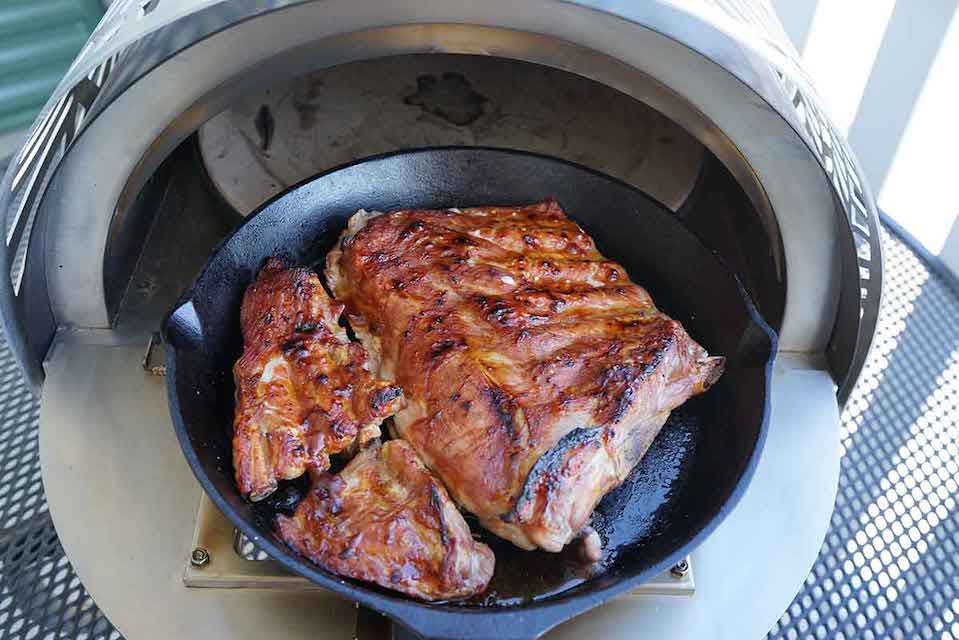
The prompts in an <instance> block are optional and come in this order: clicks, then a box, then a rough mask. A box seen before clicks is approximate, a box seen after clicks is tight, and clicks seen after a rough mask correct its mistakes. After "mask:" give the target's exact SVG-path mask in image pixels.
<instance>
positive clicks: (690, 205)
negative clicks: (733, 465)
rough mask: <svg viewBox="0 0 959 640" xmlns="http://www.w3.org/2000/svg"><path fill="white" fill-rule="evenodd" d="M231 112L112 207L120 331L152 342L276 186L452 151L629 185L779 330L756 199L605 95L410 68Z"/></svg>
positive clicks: (408, 62) (109, 268) (771, 240)
mask: <svg viewBox="0 0 959 640" xmlns="http://www.w3.org/2000/svg"><path fill="white" fill-rule="evenodd" d="M227 105H228V106H227V108H225V109H223V110H221V111H219V112H217V113H215V114H211V117H208V118H207V119H205V120H203V121H198V120H197V118H196V116H195V114H184V116H183V120H184V121H186V122H187V124H192V127H193V128H192V130H189V131H188V132H187V135H186V137H185V139H184V140H183V141H182V142H180V143H179V145H178V146H176V147H175V148H174V150H173V151H172V152H170V153H169V154H168V155H167V156H166V157H165V158H164V159H162V160H159V161H158V159H153V163H154V164H157V168H156V169H155V170H154V171H153V172H152V173H150V174H149V175H147V176H144V175H138V174H134V175H131V177H130V179H129V181H128V185H127V189H126V190H125V192H124V194H123V195H122V196H121V198H120V199H119V201H118V204H117V209H116V212H115V214H114V217H113V221H112V223H111V229H110V234H109V242H108V245H107V248H106V253H105V256H104V290H105V295H106V301H107V306H108V312H109V313H110V314H111V317H112V318H113V323H114V326H115V328H117V329H128V330H131V331H139V330H153V329H155V327H156V326H157V323H158V322H159V319H160V318H161V317H162V315H163V314H164V313H165V312H166V311H167V310H168V309H169V308H170V306H171V305H172V304H173V302H174V301H175V300H176V297H177V296H178V295H179V293H180V292H181V291H182V290H183V289H184V288H185V287H186V286H187V285H188V284H189V282H190V281H191V280H192V278H193V277H194V276H195V275H196V273H197V272H198V270H199V269H200V267H201V266H202V264H203V263H204V261H205V260H206V257H207V256H208V254H209V252H210V250H211V249H212V248H213V247H214V246H215V245H216V243H217V242H218V241H219V240H220V239H222V238H223V237H224V236H225V235H226V234H227V233H228V232H229V231H230V230H231V229H232V228H233V227H234V226H236V225H237V224H239V223H240V222H241V221H242V220H243V217H244V216H246V215H248V214H250V213H251V212H252V211H253V210H255V209H256V208H257V207H258V206H259V205H260V204H262V203H263V202H265V201H266V200H268V199H269V198H271V197H273V196H275V195H277V194H278V193H280V192H282V191H283V190H285V189H286V188H288V187H290V186H292V185H294V184H296V183H298V182H301V181H303V180H305V179H307V178H309V177H311V176H313V175H315V174H317V173H320V172H322V171H325V170H327V169H330V168H333V167H335V166H339V165H342V164H345V163H348V162H351V161H354V160H357V159H360V158H364V157H369V156H372V155H377V154H381V153H386V152H391V151H397V150H401V149H412V148H421V147H429V146H447V145H465V146H488V147H504V148H512V149H519V150H524V151H533V152H537V153H542V154H545V155H550V156H555V157H558V158H562V159H564V160H569V161H572V162H576V163H578V164H582V165H585V166H587V167H589V168H591V169H594V170H597V171H601V172H603V173H607V174H609V175H611V176H613V177H616V178H618V179H620V180H623V181H624V182H627V183H629V184H631V185H633V186H635V187H638V188H639V189H641V190H643V191H644V192H646V193H647V194H648V195H650V196H652V197H653V198H655V199H657V200H659V201H660V202H662V203H663V204H665V205H666V206H667V207H668V208H669V209H671V210H673V211H675V212H676V215H677V216H680V217H681V218H683V220H684V221H685V222H686V224H687V225H688V226H689V227H690V228H691V229H692V230H693V231H694V232H695V233H696V234H697V235H699V237H700V238H701V239H702V240H703V241H704V243H705V244H706V245H707V246H709V247H710V248H712V249H714V250H715V251H716V252H717V254H718V255H719V256H721V258H722V259H723V260H724V261H725V262H726V263H727V265H728V266H729V267H730V268H731V269H732V270H733V271H734V272H735V273H737V275H738V276H739V277H740V280H741V281H742V282H743V284H744V286H745V287H746V289H747V290H748V291H749V293H750V294H751V296H752V297H753V299H754V301H755V302H756V304H757V307H758V308H759V309H760V312H761V313H762V314H763V316H764V318H765V319H766V321H767V322H768V323H769V324H770V325H771V326H772V327H773V328H774V329H777V330H778V328H779V326H780V324H781V322H782V316H783V307H784V301H785V275H784V266H783V264H782V247H781V239H780V238H779V235H778V230H777V229H776V228H775V224H774V223H770V221H769V219H768V215H764V212H763V211H762V210H761V208H760V207H757V206H756V203H754V202H753V200H754V199H755V196H754V197H753V198H752V199H751V198H750V196H749V195H747V189H745V188H744V186H743V185H742V184H741V183H740V181H739V180H738V179H737V178H736V177H734V175H733V173H732V172H731V171H730V170H729V169H728V168H727V167H726V166H725V165H724V163H723V162H722V161H720V160H719V159H718V158H717V156H716V155H714V154H713V153H712V152H711V151H710V150H709V149H707V148H706V147H705V146H704V145H703V144H702V143H701V142H700V141H699V140H698V139H697V138H696V137H694V135H692V133H690V132H689V131H688V130H687V129H686V128H684V127H683V126H680V124H678V123H677V122H676V121H675V120H674V119H672V118H671V117H669V114H666V113H663V112H661V111H657V110H656V109H653V108H652V107H650V106H649V105H647V104H646V103H644V102H641V101H639V100H636V99H634V98H633V97H631V96H629V95H627V94H625V93H623V92H620V91H618V90H617V89H614V88H612V87H610V86H607V85H604V84H601V83H599V82H597V81H594V80H591V79H589V78H586V77H584V76H581V75H577V74H574V73H570V72H568V71H563V70H560V69H556V68H553V67H548V66H544V65H539V64H533V63H530V62H524V61H519V60H513V59H506V58H498V57H492V56H478V55H464V54H413V55H402V56H390V57H385V58H378V59H373V60H364V61H359V62H352V63H347V64H342V65H338V66H334V67H330V68H326V69H321V70H310V71H309V72H307V73H305V74H302V75H299V76H297V77H294V78H291V79H284V80H279V81H275V82H271V83H266V82H264V83H261V84H260V85H259V86H256V87H253V88H246V89H244V90H242V91H240V90H238V91H237V92H236V93H235V95H233V96H232V97H231V99H230V100H229V101H228V102H227ZM180 126H184V123H180ZM156 146H157V147H160V146H161V145H156ZM150 164H151V162H150V159H148V158H145V159H144V160H143V161H141V163H140V164H139V166H140V167H144V166H149V165H150ZM739 173H740V174H742V172H741V171H740V172H739ZM746 186H747V187H748V186H749V185H746ZM753 191H755V185H753ZM473 204H480V203H473ZM502 204H515V203H502ZM637 275H638V277H639V279H640V281H641V279H642V276H641V274H637Z"/></svg>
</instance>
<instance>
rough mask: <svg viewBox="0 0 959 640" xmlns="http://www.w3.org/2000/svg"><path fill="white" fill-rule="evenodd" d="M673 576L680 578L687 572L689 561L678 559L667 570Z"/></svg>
mask: <svg viewBox="0 0 959 640" xmlns="http://www.w3.org/2000/svg"><path fill="white" fill-rule="evenodd" d="M669 572H670V573H671V574H672V575H673V577H674V578H682V577H683V576H685V575H686V574H687V573H689V563H688V562H687V561H686V560H680V561H679V562H677V563H676V564H674V565H673V568H672V569H670V570H669Z"/></svg>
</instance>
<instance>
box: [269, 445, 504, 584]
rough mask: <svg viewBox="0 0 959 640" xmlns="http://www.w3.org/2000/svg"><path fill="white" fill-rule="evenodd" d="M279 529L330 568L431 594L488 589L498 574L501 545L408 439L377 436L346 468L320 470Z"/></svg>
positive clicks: (301, 550) (293, 544)
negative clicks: (470, 519) (479, 527)
mask: <svg viewBox="0 0 959 640" xmlns="http://www.w3.org/2000/svg"><path fill="white" fill-rule="evenodd" d="M277 529H278V531H279V533H280V536H281V537H282V538H283V539H284V540H285V541H286V543H287V544H289V545H290V546H291V547H293V548H294V549H296V550H297V551H298V552H299V553H300V554H301V555H304V556H306V557H307V558H309V559H310V560H312V561H313V562H315V563H316V564H318V565H320V566H323V567H326V568H327V569H329V570H330V571H334V572H336V573H338V574H340V575H344V576H349V577H352V578H357V579H359V580H367V581H369V582H375V583H377V584H379V585H381V586H384V587H388V588H390V589H395V590H397V591H402V592H403V593H406V594H409V595H411V596H414V597H417V598H420V599H423V600H446V599H450V598H462V597H467V596H471V595H474V594H477V593H481V592H482V591H483V590H484V589H485V588H486V584H487V583H488V582H489V580H490V578H491V577H492V575H493V566H494V558H493V552H492V551H491V550H490V548H489V547H487V546H486V545H485V544H483V543H481V542H475V541H474V540H473V538H472V535H471V534H470V530H469V527H468V526H467V525H466V522H465V521H464V520H463V516H462V515H460V512H459V511H457V509H456V506H455V505H454V504H453V502H452V500H450V497H449V495H448V494H447V493H446V489H444V488H443V486H442V485H441V484H439V483H438V482H437V481H436V479H435V478H433V476H432V475H431V474H430V472H429V471H427V469H426V468H425V467H424V466H423V463H422V462H420V461H419V459H418V458H417V457H416V452H414V451H413V449H412V448H411V447H410V446H409V444H407V443H406V442H404V441H402V440H391V441H389V442H387V443H386V444H383V445H380V444H379V443H378V442H377V443H373V444H371V445H369V446H368V447H367V448H365V449H364V450H363V451H361V452H360V453H358V454H357V455H356V457H355V458H353V460H352V461H350V463H349V464H348V465H347V466H346V468H345V469H343V471H341V472H340V473H339V474H337V475H332V474H329V473H323V474H318V475H317V476H316V478H315V480H314V483H313V487H312V489H311V490H310V493H309V494H308V495H307V497H306V498H304V499H303V500H302V501H301V502H300V504H299V506H298V507H297V509H296V512H295V513H294V515H293V517H289V518H288V517H285V516H278V517H277Z"/></svg>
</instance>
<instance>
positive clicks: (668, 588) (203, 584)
mask: <svg viewBox="0 0 959 640" xmlns="http://www.w3.org/2000/svg"><path fill="white" fill-rule="evenodd" d="M190 549H191V550H192V551H191V553H190V555H189V556H188V557H185V558H184V559H183V560H184V565H185V569H184V572H183V583H184V584H185V585H186V586H187V587H196V588H208V589H209V588H216V589H243V588H247V589H249V588H258V589H290V590H297V591H307V590H309V591H321V592H322V591H323V589H322V587H319V586H317V585H316V584H314V583H312V582H310V581H309V580H307V579H306V578H301V577H300V576H297V575H293V574H291V573H289V572H288V571H286V570H285V569H284V568H283V567H282V566H281V565H280V564H279V563H277V562H275V561H273V560H271V559H269V557H267V555H266V554H265V553H264V552H263V551H260V550H259V549H258V548H257V547H256V542H255V541H253V540H250V539H248V538H247V537H246V536H244V535H242V534H240V533H239V532H238V531H237V530H236V529H235V528H234V527H233V525H232V524H231V523H230V521H229V520H227V518H226V516H224V515H223V514H222V513H220V511H219V510H218V509H217V508H216V507H215V506H214V505H213V503H212V502H211V501H210V499H209V498H207V496H206V494H203V495H202V497H201V498H200V508H199V510H198V511H197V518H196V528H195V530H194V533H193V544H192V545H191V546H190ZM695 592H696V583H695V580H694V578H693V568H692V563H691V561H690V558H689V557H688V556H687V557H686V558H685V559H684V560H682V561H680V562H679V563H678V564H677V565H676V566H675V567H672V568H671V569H668V570H666V571H664V572H662V573H661V574H659V575H658V576H656V577H655V578H652V579H651V580H649V582H646V583H644V584H642V585H640V586H639V587H637V588H636V589H635V590H633V591H631V592H630V593H628V594H626V595H625V596H623V597H635V596H646V595H667V596H692V595H693V594H694V593H695ZM329 595H330V597H331V598H332V597H335V596H334V595H333V594H332V593H331V594H329Z"/></svg>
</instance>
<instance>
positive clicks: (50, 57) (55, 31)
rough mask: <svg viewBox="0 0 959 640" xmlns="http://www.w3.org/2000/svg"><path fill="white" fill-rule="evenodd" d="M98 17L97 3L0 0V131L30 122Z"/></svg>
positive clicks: (68, 0)
mask: <svg viewBox="0 0 959 640" xmlns="http://www.w3.org/2000/svg"><path fill="white" fill-rule="evenodd" d="M102 15H103V9H102V8H101V7H100V3H99V2H98V0H0V133H2V132H4V131H9V130H11V129H15V128H18V127H22V126H24V125H26V124H29V123H30V121H31V120H32V119H33V118H34V116H35V115H36V113H37V112H38V111H39V110H40V107H42V106H43V103H44V102H46V100H47V98H48V97H49V96H50V93H51V92H52V91H53V89H54V87H56V85H57V83H58V82H59V81H60V78H61V77H62V76H63V73H64V72H65V71H66V70H67V68H69V66H70V63H71V62H73V59H74V58H75V57H76V55H77V53H79V51H80V49H81V48H82V47H83V44H84V43H85V42H86V39H87V37H88V36H89V35H90V33H91V32H92V31H93V29H94V27H96V25H97V22H99V20H100V18H101V17H102Z"/></svg>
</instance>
